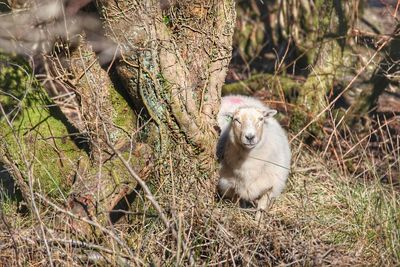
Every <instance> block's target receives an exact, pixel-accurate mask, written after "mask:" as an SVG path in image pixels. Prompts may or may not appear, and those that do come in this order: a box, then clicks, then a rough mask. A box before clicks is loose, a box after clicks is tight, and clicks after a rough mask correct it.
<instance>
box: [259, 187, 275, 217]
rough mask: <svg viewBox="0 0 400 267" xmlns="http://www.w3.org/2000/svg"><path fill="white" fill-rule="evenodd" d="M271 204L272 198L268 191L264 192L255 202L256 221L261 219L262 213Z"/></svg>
mask: <svg viewBox="0 0 400 267" xmlns="http://www.w3.org/2000/svg"><path fill="white" fill-rule="evenodd" d="M271 204H272V198H271V194H270V192H267V193H265V194H264V195H263V196H262V197H261V198H260V199H259V200H258V202H257V212H256V217H255V219H256V221H260V220H261V219H262V216H263V213H264V212H265V211H267V210H268V209H269V208H270V206H271Z"/></svg>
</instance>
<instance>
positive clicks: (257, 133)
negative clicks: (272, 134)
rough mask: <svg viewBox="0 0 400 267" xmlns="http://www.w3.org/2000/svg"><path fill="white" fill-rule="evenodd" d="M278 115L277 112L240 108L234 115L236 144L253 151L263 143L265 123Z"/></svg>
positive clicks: (233, 127)
mask: <svg viewBox="0 0 400 267" xmlns="http://www.w3.org/2000/svg"><path fill="white" fill-rule="evenodd" d="M275 114H276V110H270V109H268V110H261V109H257V108H248V107H246V108H240V109H238V110H236V112H235V113H233V115H232V129H233V136H234V139H235V142H236V143H237V144H240V145H241V146H242V147H244V148H246V149H252V148H254V147H255V146H257V144H258V143H259V142H260V141H261V138H262V136H263V130H264V123H265V120H266V119H267V118H270V117H272V116H274V115H275Z"/></svg>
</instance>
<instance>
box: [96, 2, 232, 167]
mask: <svg viewBox="0 0 400 267" xmlns="http://www.w3.org/2000/svg"><path fill="white" fill-rule="evenodd" d="M207 3H208V2H207ZM99 9H100V10H101V13H102V14H103V17H104V20H105V21H107V22H108V23H107V24H106V25H107V29H106V30H107V32H108V35H109V36H110V37H111V38H113V39H114V40H115V41H116V42H117V43H119V44H120V45H121V47H122V48H123V49H122V57H121V60H119V62H117V71H118V75H119V78H120V79H121V81H122V82H123V84H124V85H125V87H126V88H127V89H128V91H129V93H130V95H131V97H132V99H133V102H134V103H135V108H136V110H137V111H138V112H139V111H141V110H142V116H143V121H149V122H150V123H146V127H145V129H144V131H145V132H146V133H147V135H146V137H147V138H148V139H147V140H146V141H147V142H148V141H150V142H154V143H152V145H153V146H154V147H155V148H156V149H157V152H158V153H160V155H163V154H164V153H166V152H168V151H170V150H171V148H172V147H173V146H175V145H176V143H177V142H176V141H177V140H180V141H178V143H180V144H181V145H182V146H186V149H185V150H187V151H188V152H189V151H191V152H189V153H193V152H194V154H195V155H197V157H198V158H200V161H203V162H204V163H205V164H210V163H212V162H213V161H212V160H210V159H212V158H213V155H214V144H215V140H216V133H215V132H214V131H213V125H215V117H216V114H217V112H218V106H219V101H220V94H221V88H222V85H223V83H224V80H225V75H226V71H227V66H228V63H229V60H230V57H231V43H232V35H233V26H234V22H235V10H234V2H233V1H231V0H226V1H212V2H211V3H210V4H209V5H208V4H207V5H206V4H205V2H204V1H194V2H193V1H180V2H179V3H178V2H176V3H175V2H174V3H171V5H167V6H160V4H159V3H158V2H157V1H150V0H149V1H142V2H137V3H131V4H129V5H128V3H127V2H125V1H116V2H110V1H99ZM119 17H122V18H120V19H116V18H119ZM123 18H130V19H123ZM182 21H184V23H182ZM205 47H206V48H207V49H204V48H205ZM143 110H144V112H143Z"/></svg>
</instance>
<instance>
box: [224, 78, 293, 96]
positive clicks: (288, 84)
mask: <svg viewBox="0 0 400 267" xmlns="http://www.w3.org/2000/svg"><path fill="white" fill-rule="evenodd" d="M300 86H301V83H300V82H298V81H296V80H293V79H292V78H290V77H287V76H277V75H273V74H269V73H261V74H256V75H253V76H252V77H250V78H249V79H247V80H244V81H240V82H237V83H232V84H226V85H224V86H223V87H222V95H230V94H241V95H251V94H252V93H254V92H256V91H259V90H262V89H265V88H268V89H271V90H272V92H274V94H276V95H277V96H279V95H280V94H279V90H280V88H281V89H282V90H283V92H284V93H285V95H287V96H290V95H292V94H293V91H296V90H298V88H299V87H300Z"/></svg>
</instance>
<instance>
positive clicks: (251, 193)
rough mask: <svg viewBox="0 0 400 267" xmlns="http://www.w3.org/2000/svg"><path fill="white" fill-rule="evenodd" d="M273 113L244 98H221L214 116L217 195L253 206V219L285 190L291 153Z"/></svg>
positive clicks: (254, 100) (265, 107)
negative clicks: (216, 121)
mask: <svg viewBox="0 0 400 267" xmlns="http://www.w3.org/2000/svg"><path fill="white" fill-rule="evenodd" d="M276 113H277V111H276V110H273V109H270V108H269V107H267V106H266V105H264V104H263V103H262V102H261V101H259V100H257V99H255V98H252V97H246V96H239V95H234V96H226V97H223V98H222V102H221V108H220V111H219V113H218V116H217V120H218V125H219V127H220V129H221V135H220V137H219V140H218V143H217V158H218V160H219V161H220V163H221V168H220V171H219V175H220V178H219V181H218V192H219V194H220V195H221V196H223V197H224V198H230V199H235V198H236V199H239V200H240V201H241V203H243V201H244V203H245V202H247V203H249V202H250V203H252V202H253V203H256V204H257V213H256V220H260V219H261V215H262V212H263V211H265V210H266V209H268V208H269V206H270V204H271V201H272V200H273V199H275V198H276V197H278V196H279V195H280V194H281V192H282V190H283V189H284V187H285V184H286V180H287V177H288V175H289V168H290V159H291V152H290V148H289V142H288V139H287V136H286V133H285V131H284V130H283V129H282V127H281V126H280V124H279V123H278V122H277V121H276V120H275V119H274V118H273V116H274V115H275V114H276Z"/></svg>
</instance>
